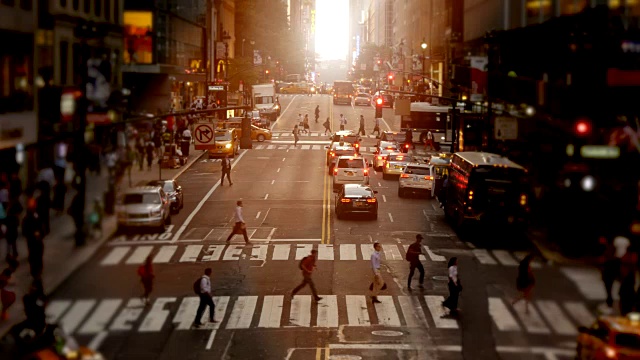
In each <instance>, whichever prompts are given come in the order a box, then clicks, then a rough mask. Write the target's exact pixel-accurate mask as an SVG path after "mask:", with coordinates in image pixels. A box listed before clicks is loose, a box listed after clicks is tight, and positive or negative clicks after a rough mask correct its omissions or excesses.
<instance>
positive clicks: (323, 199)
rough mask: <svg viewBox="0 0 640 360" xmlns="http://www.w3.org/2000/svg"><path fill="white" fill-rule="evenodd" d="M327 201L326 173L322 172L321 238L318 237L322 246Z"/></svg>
mask: <svg viewBox="0 0 640 360" xmlns="http://www.w3.org/2000/svg"><path fill="white" fill-rule="evenodd" d="M326 199H327V172H326V171H325V172H324V179H323V180H322V236H321V237H320V243H322V244H324V237H325V226H324V224H325V222H326V219H327V212H326V211H325V209H324V208H325V204H326V202H327V201H326Z"/></svg>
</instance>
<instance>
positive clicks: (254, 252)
mask: <svg viewBox="0 0 640 360" xmlns="http://www.w3.org/2000/svg"><path fill="white" fill-rule="evenodd" d="M268 248H269V247H268V246H267V245H253V249H251V260H261V261H266V260H267V250H268Z"/></svg>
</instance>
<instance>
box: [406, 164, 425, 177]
mask: <svg viewBox="0 0 640 360" xmlns="http://www.w3.org/2000/svg"><path fill="white" fill-rule="evenodd" d="M404 173H405V174H413V175H429V168H424V167H419V166H407V167H406V169H405V170H404Z"/></svg>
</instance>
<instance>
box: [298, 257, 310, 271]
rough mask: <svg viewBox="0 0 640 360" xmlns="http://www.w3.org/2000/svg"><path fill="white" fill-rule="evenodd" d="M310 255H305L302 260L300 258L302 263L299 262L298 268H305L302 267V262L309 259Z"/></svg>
mask: <svg viewBox="0 0 640 360" xmlns="http://www.w3.org/2000/svg"><path fill="white" fill-rule="evenodd" d="M307 258H308V256H305V257H303V258H302V260H300V263H298V269H300V270H304V268H303V267H302V263H303V262H304V261H305V260H307Z"/></svg>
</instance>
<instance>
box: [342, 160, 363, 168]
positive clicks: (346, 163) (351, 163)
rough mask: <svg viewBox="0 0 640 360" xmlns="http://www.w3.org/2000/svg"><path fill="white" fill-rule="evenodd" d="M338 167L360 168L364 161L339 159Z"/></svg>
mask: <svg viewBox="0 0 640 360" xmlns="http://www.w3.org/2000/svg"><path fill="white" fill-rule="evenodd" d="M338 167H339V168H349V169H362V168H364V161H362V159H340V160H339V161H338Z"/></svg>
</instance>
